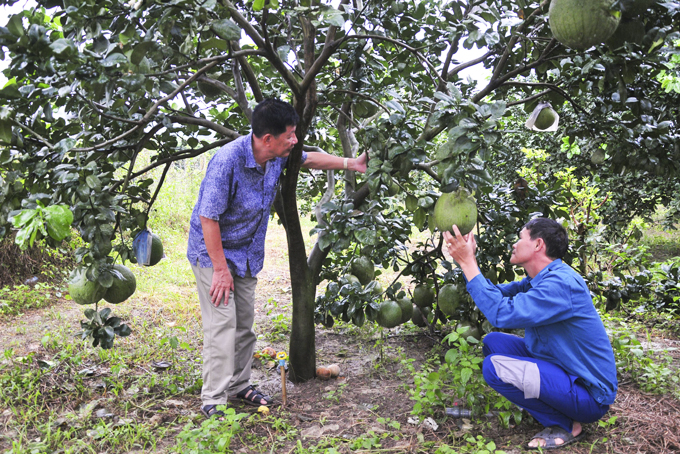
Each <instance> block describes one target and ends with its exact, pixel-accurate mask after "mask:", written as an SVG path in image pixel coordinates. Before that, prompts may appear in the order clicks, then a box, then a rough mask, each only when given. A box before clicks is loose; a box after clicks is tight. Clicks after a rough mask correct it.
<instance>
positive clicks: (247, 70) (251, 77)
mask: <svg viewBox="0 0 680 454" xmlns="http://www.w3.org/2000/svg"><path fill="white" fill-rule="evenodd" d="M231 47H232V49H233V50H235V51H237V52H236V53H235V54H240V56H239V57H238V58H237V59H236V61H238V62H239V63H240V65H241V69H243V73H244V74H245V76H246V79H247V80H248V85H250V89H251V90H252V91H253V96H254V97H255V101H257V102H258V103H259V102H261V101H262V100H263V99H264V95H263V94H262V90H261V89H260V82H259V81H258V80H257V75H255V71H253V68H252V67H251V66H250V63H248V60H247V59H246V55H248V54H245V53H244V52H245V51H241V46H240V45H239V43H238V42H236V41H232V42H231ZM258 52H259V51H258ZM258 55H263V56H264V54H258Z"/></svg>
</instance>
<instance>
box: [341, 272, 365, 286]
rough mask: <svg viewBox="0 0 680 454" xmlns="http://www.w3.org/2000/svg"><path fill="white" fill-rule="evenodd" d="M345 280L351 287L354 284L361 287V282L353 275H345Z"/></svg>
mask: <svg viewBox="0 0 680 454" xmlns="http://www.w3.org/2000/svg"><path fill="white" fill-rule="evenodd" d="M345 280H346V281H347V283H348V284H350V285H352V284H354V283H355V282H356V283H357V284H359V285H361V281H359V278H358V277H356V276H355V275H353V274H345Z"/></svg>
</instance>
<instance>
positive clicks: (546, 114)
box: [534, 107, 557, 130]
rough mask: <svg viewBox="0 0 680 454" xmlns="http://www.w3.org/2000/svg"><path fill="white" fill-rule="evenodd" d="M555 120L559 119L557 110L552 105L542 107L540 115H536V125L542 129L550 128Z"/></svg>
mask: <svg viewBox="0 0 680 454" xmlns="http://www.w3.org/2000/svg"><path fill="white" fill-rule="evenodd" d="M555 120H557V116H556V115H555V111H554V110H553V109H552V108H551V107H545V108H543V109H541V112H540V113H539V114H538V117H536V121H535V122H534V127H535V128H536V129H540V130H544V129H548V128H549V127H551V126H552V125H553V124H554V123H555Z"/></svg>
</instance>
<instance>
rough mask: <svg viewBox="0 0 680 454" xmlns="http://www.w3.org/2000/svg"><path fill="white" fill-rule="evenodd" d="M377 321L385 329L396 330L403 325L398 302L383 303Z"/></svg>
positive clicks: (387, 301) (388, 301)
mask: <svg viewBox="0 0 680 454" xmlns="http://www.w3.org/2000/svg"><path fill="white" fill-rule="evenodd" d="M376 321H377V322H378V325H380V326H382V327H384V328H394V327H395V326H397V325H399V324H400V323H401V307H399V304H398V303H397V302H396V301H392V300H386V301H383V303H382V304H381V305H380V309H379V310H378V317H377V319H376Z"/></svg>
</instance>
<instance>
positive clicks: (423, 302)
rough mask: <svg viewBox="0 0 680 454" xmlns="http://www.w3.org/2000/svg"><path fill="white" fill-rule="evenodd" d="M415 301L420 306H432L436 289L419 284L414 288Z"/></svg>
mask: <svg viewBox="0 0 680 454" xmlns="http://www.w3.org/2000/svg"><path fill="white" fill-rule="evenodd" d="M413 303H414V304H415V305H416V306H418V307H431V306H432V303H434V290H432V289H431V288H430V287H428V286H427V285H425V284H418V285H416V288H414V289H413Z"/></svg>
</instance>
